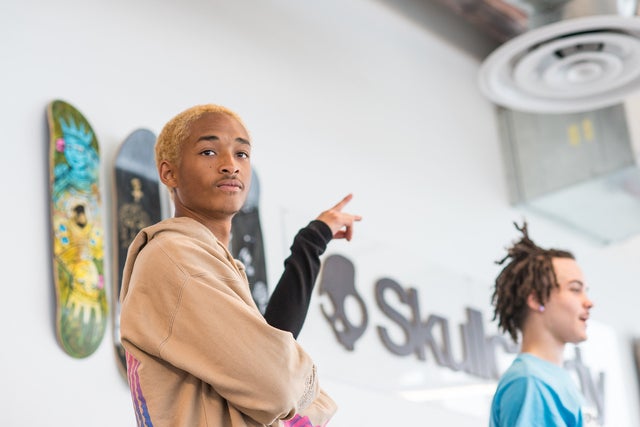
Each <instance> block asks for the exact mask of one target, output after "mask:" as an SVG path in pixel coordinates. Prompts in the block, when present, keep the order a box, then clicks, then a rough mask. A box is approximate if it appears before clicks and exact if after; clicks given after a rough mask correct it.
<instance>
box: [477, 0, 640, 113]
mask: <svg viewBox="0 0 640 427" xmlns="http://www.w3.org/2000/svg"><path fill="white" fill-rule="evenodd" d="M483 2H489V3H492V4H493V5H494V6H495V3H496V2H495V1H494V0H492V1H489V0H483ZM498 3H500V2H498ZM502 3H504V5H503V6H504V7H502V9H503V10H504V9H505V7H506V6H508V7H509V8H511V9H516V10H518V11H519V12H520V13H519V14H512V15H511V16H514V17H515V16H517V17H518V18H519V22H517V23H514V24H513V25H510V26H509V28H510V29H513V28H520V29H521V30H522V32H521V33H520V34H517V35H515V36H514V35H513V34H511V35H510V36H511V38H509V39H508V40H507V41H505V42H504V43H503V44H502V45H501V46H500V47H498V48H497V49H496V50H495V51H493V52H492V53H491V54H490V55H489V56H488V57H487V58H486V59H485V60H484V62H483V63H482V66H481V68H480V76H479V82H480V88H481V90H482V92H483V93H484V94H485V95H486V96H487V97H488V98H489V99H490V100H491V101H493V102H494V103H496V104H498V105H500V106H503V107H505V108H510V109H513V110H518V111H524V112H531V113H545V114H547V113H575V112H583V111H590V110H595V109H598V108H604V107H608V106H612V105H615V104H617V103H620V102H622V101H623V100H624V98H626V97H627V96H628V95H629V94H630V93H631V92H634V91H636V90H637V89H640V18H638V17H636V11H637V6H638V2H637V0H633V1H625V0H618V1H611V0H528V1H527V0H520V1H516V0H513V1H503V2H502ZM522 18H524V19H522ZM515 24H518V25H515Z"/></svg>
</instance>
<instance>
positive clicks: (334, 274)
mask: <svg viewBox="0 0 640 427" xmlns="http://www.w3.org/2000/svg"><path fill="white" fill-rule="evenodd" d="M325 293H326V294H328V295H329V299H330V300H331V303H332V304H333V314H327V311H326V310H325V308H324V305H323V306H321V307H320V308H321V310H322V314H323V315H324V318H325V319H327V321H328V322H329V324H330V325H331V328H332V329H333V333H334V334H335V336H336V338H337V339H338V342H339V343H340V344H342V345H343V346H344V347H345V348H346V349H347V350H349V351H353V349H354V344H355V343H356V341H358V339H359V338H360V337H361V336H362V334H364V331H365V330H366V329H367V324H368V322H369V319H368V314H367V307H366V306H365V304H364V301H363V300H362V297H360V295H359V294H358V291H357V290H356V281H355V268H354V267H353V264H352V263H351V261H349V260H348V259H347V258H344V257H342V256H340V255H332V256H330V257H328V258H327V259H326V260H325V261H324V266H323V270H322V281H321V282H320V294H321V295H322V294H325ZM347 298H354V299H355V301H356V302H357V304H358V306H359V309H360V319H361V320H360V323H359V324H355V325H354V324H353V323H351V321H350V320H349V318H348V317H347V313H346V310H345V306H346V302H347Z"/></svg>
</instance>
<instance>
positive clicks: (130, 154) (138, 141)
mask: <svg viewBox="0 0 640 427" xmlns="http://www.w3.org/2000/svg"><path fill="white" fill-rule="evenodd" d="M155 143H156V136H155V135H154V133H153V132H151V131H150V130H147V129H137V130H135V131H133V132H132V133H131V134H130V135H129V136H127V138H125V140H124V141H123V142H122V144H121V145H120V148H119V149H118V152H117V154H116V158H115V165H114V190H113V191H114V194H115V198H114V202H115V203H114V206H113V218H114V225H113V226H114V231H115V232H114V236H115V242H114V244H113V247H114V260H113V265H114V275H113V276H114V280H113V284H114V285H113V292H112V307H113V309H112V313H113V314H112V319H113V340H114V346H115V351H116V357H117V362H118V367H119V369H120V371H121V373H122V374H123V375H125V378H126V371H127V365H126V356H125V352H124V349H123V348H122V342H121V340H120V288H121V285H122V272H123V269H124V263H125V261H126V259H127V250H128V249H129V245H130V244H131V242H132V241H133V239H134V237H136V235H137V234H138V232H139V231H140V230H141V229H142V228H144V227H147V226H149V225H152V224H155V223H157V222H159V221H160V220H161V219H162V215H163V209H162V205H163V199H162V197H161V192H160V190H161V187H160V179H159V177H158V172H157V170H156V163H155V152H154V147H155Z"/></svg>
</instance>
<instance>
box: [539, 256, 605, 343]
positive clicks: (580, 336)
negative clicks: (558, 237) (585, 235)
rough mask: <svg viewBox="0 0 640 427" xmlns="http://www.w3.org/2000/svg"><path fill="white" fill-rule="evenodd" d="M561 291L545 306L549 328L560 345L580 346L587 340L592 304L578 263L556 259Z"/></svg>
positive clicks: (546, 321)
mask: <svg viewBox="0 0 640 427" xmlns="http://www.w3.org/2000/svg"><path fill="white" fill-rule="evenodd" d="M552 263H553V269H554V271H555V273H556V277H557V279H558V286H559V287H558V288H554V289H553V290H552V291H551V295H550V296H549V299H548V300H547V302H546V303H545V312H544V322H545V326H546V328H547V329H548V330H549V332H551V334H552V335H553V337H554V338H555V339H556V340H557V341H558V342H560V343H562V344H566V343H578V342H582V341H584V340H586V339H587V319H588V318H589V310H590V309H591V307H593V302H592V301H591V300H590V299H589V297H588V296H587V287H586V284H585V281H584V277H583V274H582V271H581V270H580V267H579V266H578V263H576V261H575V260H573V259H571V258H553V260H552Z"/></svg>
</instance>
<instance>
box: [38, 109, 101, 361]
mask: <svg viewBox="0 0 640 427" xmlns="http://www.w3.org/2000/svg"><path fill="white" fill-rule="evenodd" d="M47 121H48V126H49V196H50V202H51V211H50V214H51V215H50V216H51V234H52V250H53V264H52V267H53V271H52V273H53V282H54V287H55V294H56V301H55V303H56V336H57V339H58V342H59V343H60V345H61V347H62V348H63V350H64V351H65V352H66V353H68V354H69V355H71V356H73V357H76V358H83V357H87V356H89V355H90V354H92V353H93V352H94V351H95V350H96V349H97V348H98V346H99V345H100V342H101V341H102V338H103V336H104V332H105V328H106V325H107V312H108V308H107V297H106V294H105V289H104V270H103V265H104V263H103V257H104V236H103V227H102V216H101V211H100V210H101V201H100V188H99V172H100V171H99V166H100V148H99V145H98V140H97V139H96V136H95V134H94V132H93V130H92V128H91V125H90V124H89V122H88V121H87V120H86V119H85V118H84V117H83V115H82V114H81V113H80V112H79V111H78V110H77V109H76V108H74V107H73V106H72V105H70V104H68V103H67V102H65V101H61V100H54V101H52V102H50V103H49V104H48V106H47Z"/></svg>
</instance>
